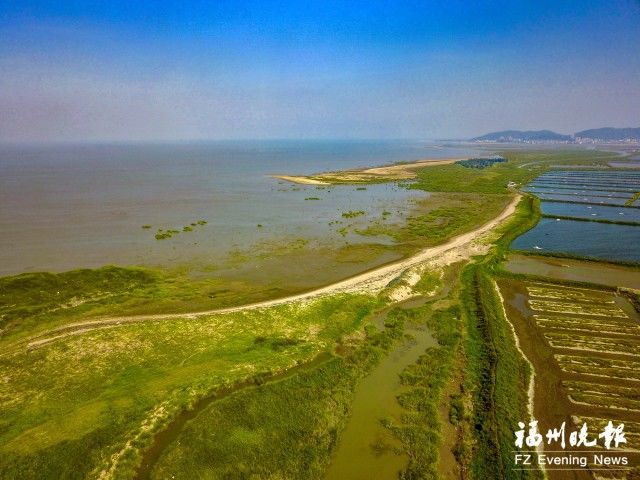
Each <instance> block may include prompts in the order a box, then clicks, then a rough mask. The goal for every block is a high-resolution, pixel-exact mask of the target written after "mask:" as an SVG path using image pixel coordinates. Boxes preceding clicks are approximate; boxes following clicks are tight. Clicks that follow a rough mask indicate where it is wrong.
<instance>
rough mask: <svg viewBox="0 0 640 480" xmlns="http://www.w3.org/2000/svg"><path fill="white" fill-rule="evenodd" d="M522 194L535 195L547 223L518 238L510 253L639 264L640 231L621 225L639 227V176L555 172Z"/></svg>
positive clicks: (623, 172) (614, 172)
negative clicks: (545, 254) (554, 255)
mask: <svg viewBox="0 0 640 480" xmlns="http://www.w3.org/2000/svg"><path fill="white" fill-rule="evenodd" d="M524 190H525V191H528V192H531V193H533V194H534V195H537V196H538V197H539V198H540V199H541V200H542V202H541V210H542V213H543V214H544V215H549V216H551V217H547V218H542V219H541V220H540V222H539V223H538V225H536V226H535V227H534V228H533V229H532V230H529V231H528V232H526V233H525V234H524V235H522V236H520V237H518V238H517V239H516V240H515V241H514V242H513V244H512V248H514V249H516V250H525V251H535V252H548V253H565V254H571V255H580V256H587V257H596V258H602V259H606V260H613V261H625V262H640V247H638V245H640V226H634V225H625V224H622V223H625V222H634V223H635V222H640V209H638V208H637V206H638V201H637V200H634V194H635V193H636V192H639V191H640V172H630V171H628V170H605V171H597V172H595V171H555V172H550V173H546V174H544V175H541V176H540V177H538V178H536V179H535V180H534V181H533V182H532V183H530V184H529V185H527V186H526V187H525V188H524ZM553 216H557V217H565V218H553ZM567 217H568V218H567ZM574 219H575V220H574ZM585 220H604V221H606V222H621V223H604V222H597V221H585Z"/></svg>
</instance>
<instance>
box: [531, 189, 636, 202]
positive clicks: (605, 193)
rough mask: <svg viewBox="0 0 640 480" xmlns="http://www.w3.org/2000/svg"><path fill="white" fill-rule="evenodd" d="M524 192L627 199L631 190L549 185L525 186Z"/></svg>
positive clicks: (630, 194)
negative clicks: (588, 188)
mask: <svg viewBox="0 0 640 480" xmlns="http://www.w3.org/2000/svg"><path fill="white" fill-rule="evenodd" d="M523 190H524V191H525V192H531V193H535V194H536V195H537V194H545V195H552V194H553V195H567V196H569V195H571V196H585V195H590V196H594V197H595V196H597V197H605V198H624V199H629V198H631V196H632V195H633V193H631V192H612V191H610V190H585V189H572V188H568V187H564V188H549V187H536V186H527V187H525V188H524V189H523Z"/></svg>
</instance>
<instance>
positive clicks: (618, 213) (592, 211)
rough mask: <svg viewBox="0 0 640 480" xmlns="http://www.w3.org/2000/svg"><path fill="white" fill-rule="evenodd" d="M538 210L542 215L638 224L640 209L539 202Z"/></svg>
mask: <svg viewBox="0 0 640 480" xmlns="http://www.w3.org/2000/svg"><path fill="white" fill-rule="evenodd" d="M540 208H541V209H542V213H543V214H546V215H558V216H564V217H576V218H585V219H590V220H611V221H620V222H640V208H627V207H623V206H621V207H607V206H602V205H589V204H577V203H564V202H544V201H543V202H541V204H540Z"/></svg>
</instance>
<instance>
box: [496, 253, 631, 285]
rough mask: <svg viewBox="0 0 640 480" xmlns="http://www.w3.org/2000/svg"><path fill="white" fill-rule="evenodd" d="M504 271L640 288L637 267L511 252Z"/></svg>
mask: <svg viewBox="0 0 640 480" xmlns="http://www.w3.org/2000/svg"><path fill="white" fill-rule="evenodd" d="M505 268H506V269H507V270H508V271H510V272H512V273H521V274H525V275H538V276H541V277H549V278H555V279H558V280H570V281H575V282H587V283H594V284H597V285H607V286H610V287H627V288H638V289H640V267H633V266H626V265H616V264H613V263H606V262H591V261H586V260H575V259H569V258H555V257H543V256H535V255H533V256H532V255H521V254H514V253H512V254H510V255H509V258H508V260H507V262H506V263H505Z"/></svg>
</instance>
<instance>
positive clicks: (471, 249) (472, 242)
mask: <svg viewBox="0 0 640 480" xmlns="http://www.w3.org/2000/svg"><path fill="white" fill-rule="evenodd" d="M520 198H521V195H516V196H515V197H514V198H513V200H512V201H511V202H510V203H509V205H507V207H506V208H505V209H504V210H503V211H502V213H500V215H498V216H497V217H496V218H494V219H493V220H491V221H490V222H487V223H485V224H484V225H482V226H480V227H478V228H476V229H475V230H472V231H470V232H467V233H464V234H462V235H459V236H457V237H454V238H452V239H451V240H449V241H448V242H446V243H443V244H442V245H437V246H435V247H429V248H427V249H424V250H422V251H420V252H418V253H417V254H415V255H413V256H411V257H409V258H406V259H404V260H400V261H398V262H394V263H390V264H388V265H384V266H382V267H379V268H376V269H374V270H370V271H368V272H364V273H361V274H359V275H356V276H354V277H350V278H347V279H345V280H341V281H339V282H336V283H332V284H330V285H327V286H325V287H321V288H318V289H315V290H311V291H309V292H305V293H300V294H297V295H291V296H288V297H283V298H276V299H273V300H266V301H262V302H258V303H252V304H247V305H239V306H236V307H228V308H220V309H215V310H205V311H200V312H189V313H168V314H154V315H129V316H119V317H102V318H96V319H94V320H86V321H83V322H78V323H72V324H68V325H64V326H61V327H58V328H54V329H52V330H48V331H46V332H43V333H41V334H40V335H38V336H37V337H32V338H30V339H28V340H27V341H26V342H27V343H26V347H27V348H28V349H34V348H39V347H42V346H44V345H47V344H49V343H52V342H55V341H56V340H59V339H61V338H66V337H69V336H72V335H81V334H84V333H87V332H90V331H93V330H96V329H102V328H113V327H117V326H120V325H125V324H128V323H136V322H145V321H157V320H169V319H176V318H187V319H195V318H198V317H203V316H208V315H213V314H225V313H233V312H240V311H247V310H255V309H260V308H267V307H272V306H276V305H285V304H291V303H295V302H304V301H310V300H313V299H317V298H319V297H324V296H328V295H335V294H337V293H377V292H379V291H380V290H382V289H383V288H385V287H386V286H387V285H388V284H389V282H390V281H391V280H393V279H394V278H396V277H397V276H399V275H401V274H402V273H403V272H405V271H406V270H407V269H410V268H412V267H416V266H419V265H423V264H426V263H428V264H429V266H432V267H442V266H445V265H450V264H452V263H455V262H458V261H461V260H466V259H468V258H470V257H471V256H473V255H479V254H482V253H485V252H486V250H487V249H488V246H487V245H486V244H481V243H480V242H478V240H479V238H480V237H481V236H482V235H485V234H487V233H489V232H490V231H491V230H493V229H494V228H495V227H496V226H497V225H499V224H500V223H501V222H503V221H504V220H506V219H507V218H508V217H509V216H511V215H512V214H513V213H514V212H515V209H516V206H517V204H518V202H519V201H520ZM23 345H24V344H23ZM15 346H16V345H14V347H15ZM0 356H1V355H0Z"/></svg>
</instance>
